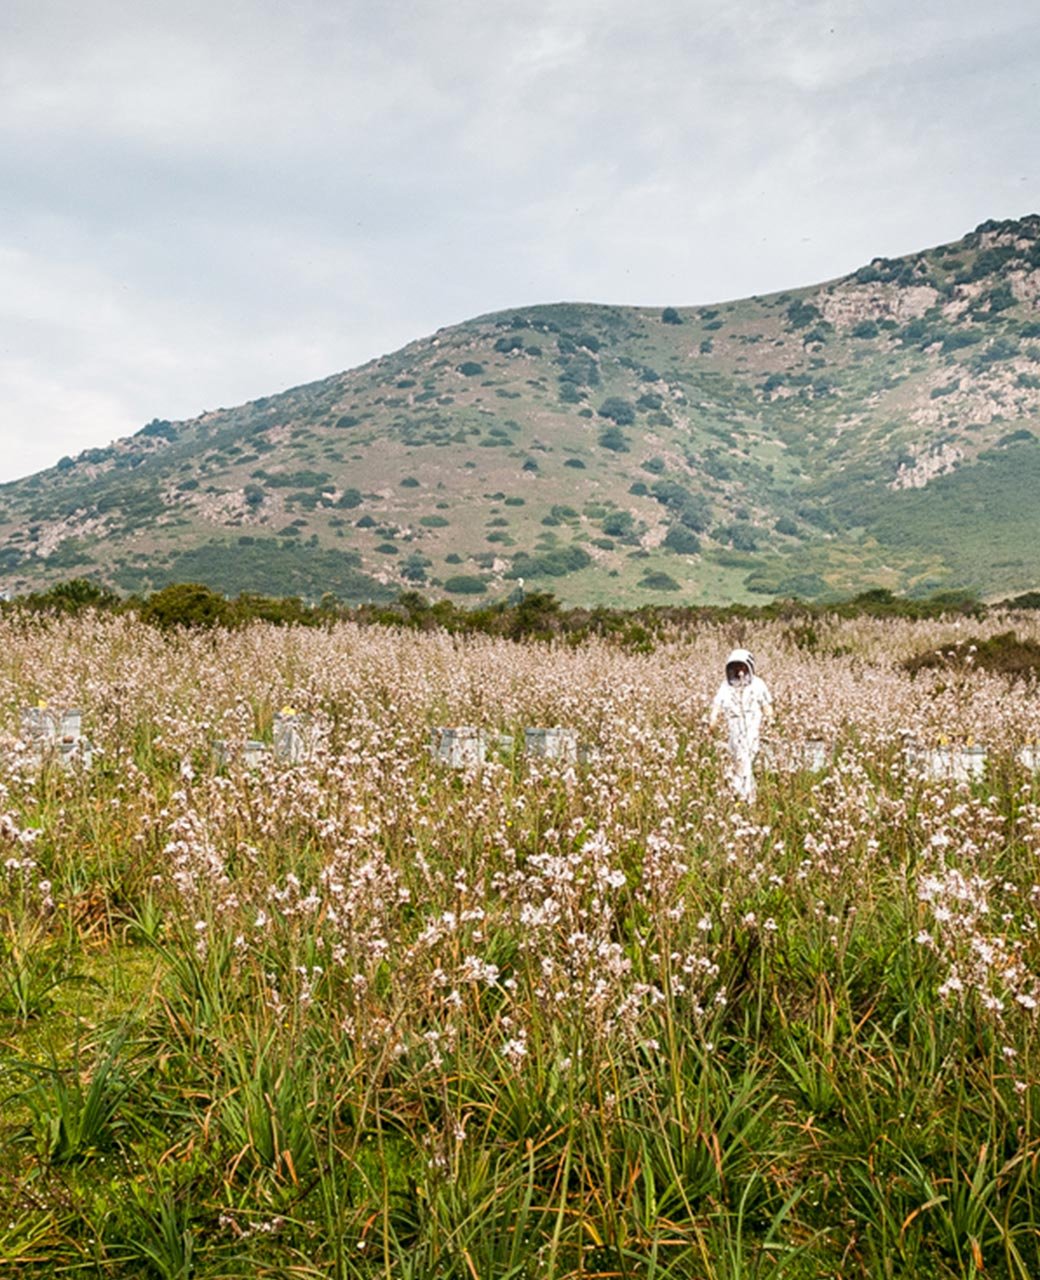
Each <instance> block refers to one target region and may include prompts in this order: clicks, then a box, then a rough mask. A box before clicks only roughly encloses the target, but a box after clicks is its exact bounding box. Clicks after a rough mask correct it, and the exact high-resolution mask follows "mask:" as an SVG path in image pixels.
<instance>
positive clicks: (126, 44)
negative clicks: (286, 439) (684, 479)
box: [0, 0, 1040, 481]
mask: <svg viewBox="0 0 1040 1280" xmlns="http://www.w3.org/2000/svg"><path fill="white" fill-rule="evenodd" d="M1038 126H1040V4H1038V3H1037V0H986V3H981V4H980V3H978V0H910V2H908V0H710V2H708V0H642V2H641V3H639V4H636V3H634V2H633V0H512V2H511V3H503V2H502V0H437V2H434V0H291V2H289V3H287V2H286V0H169V2H168V0H0V481H3V480H10V479H13V478H15V477H18V476H23V475H27V474H29V473H31V472H33V471H37V470H39V469H41V468H43V467H47V466H51V465H53V463H55V462H56V461H57V460H58V458H60V457H61V456H62V455H63V454H76V453H78V452H79V451H80V450H81V449H84V448H88V447H92V446H98V445H105V444H108V443H109V442H110V441H111V440H113V439H116V438H118V437H120V436H124V435H128V434H131V433H132V432H133V431H135V430H137V429H138V428H139V427H141V426H142V425H143V424H144V423H145V422H147V421H148V420H150V419H151V418H153V417H160V418H170V419H178V418H186V417H191V416H194V415H195V414H197V413H200V412H202V411H204V410H206V409H213V408H217V407H219V406H222V405H234V404H239V403H241V402H243V401H245V400H248V399H253V398H256V397H258V396H261V395H267V394H272V393H274V392H277V391H281V390H284V389H286V388H287V387H290V386H294V385H298V384H300V383H302V382H307V381H311V380H313V379H316V378H321V377H325V376H327V375H329V374H332V373H336V372H338V371H340V370H342V369H348V368H352V367H354V366H356V365H358V364H361V363H363V362H364V361H366V360H368V359H371V358H372V357H374V356H378V355H381V354H383V353H384V352H387V351H393V350H395V349H397V348H398V347H400V346H403V345H404V344H405V343H406V342H409V341H411V340H412V339H414V338H419V337H423V336H426V335H428V334H430V333H432V332H433V331H434V330H435V329H438V328H440V327H442V326H444V325H450V324H454V323H457V322H459V321H462V320H466V319H469V318H470V317H472V316H475V315H478V314H481V313H484V312H488V311H495V310H499V309H502V308H507V307H520V306H523V305H526V304H531V303H538V302H555V301H562V300H580V301H588V302H604V303H642V304H648V305H653V306H659V305H660V306H663V305H668V304H674V305H680V306H682V305H694V304H698V303H711V302H719V301H723V300H725V299H729V298H738V297H745V296H747V295H750V294H754V293H768V292H771V291H774V290H778V289H783V288H789V287H792V288H793V287H798V286H800V285H806V284H812V283H816V282H818V281H822V280H826V279H829V278H831V277H833V276H836V275H841V274H844V273H845V272H848V271H851V270H853V269H855V268H856V267H857V266H860V265H862V264H863V263H864V262H867V261H869V259H870V258H871V257H874V256H876V255H878V254H882V255H885V256H896V255H899V254H902V253H909V252H913V251H915V250H917V249H923V248H927V247H929V246H931V245H934V244H940V243H943V242H945V241H948V240H953V239H956V238H958V237H959V236H961V235H963V234H964V233H965V232H966V231H970V230H971V229H973V228H974V227H975V226H976V225H977V224H978V223H979V222H981V221H983V220H985V219H987V218H1008V217H1019V216H1021V215H1022V214H1024V213H1029V212H1034V211H1040V166H1038V164H1037V156H1038V148H1040V142H1038V138H1040V131H1038Z"/></svg>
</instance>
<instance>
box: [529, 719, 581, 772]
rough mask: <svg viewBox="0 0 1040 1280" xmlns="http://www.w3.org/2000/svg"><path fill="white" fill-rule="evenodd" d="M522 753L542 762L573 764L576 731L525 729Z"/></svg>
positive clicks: (575, 751)
mask: <svg viewBox="0 0 1040 1280" xmlns="http://www.w3.org/2000/svg"><path fill="white" fill-rule="evenodd" d="M524 751H526V752H527V754H528V755H529V756H536V757H540V758H541V759H543V760H560V761H562V762H563V763H564V764H575V763H576V762H577V759H578V731H577V730H576V729H562V728H560V727H559V726H557V727H555V728H552V729H525V730H524Z"/></svg>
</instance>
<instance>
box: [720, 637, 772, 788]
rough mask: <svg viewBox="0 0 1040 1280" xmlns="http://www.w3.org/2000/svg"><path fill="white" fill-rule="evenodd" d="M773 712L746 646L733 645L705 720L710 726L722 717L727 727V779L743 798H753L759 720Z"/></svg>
mask: <svg viewBox="0 0 1040 1280" xmlns="http://www.w3.org/2000/svg"><path fill="white" fill-rule="evenodd" d="M772 713H773V699H772V695H771V694H770V692H769V689H768V687H767V685H766V682H765V681H764V680H763V679H761V677H760V676H756V675H755V660H754V658H753V657H752V656H751V654H750V653H749V652H748V651H747V649H734V650H733V652H732V653H731V654H730V655H729V657H728V658H727V659H726V678H725V679H724V680H723V682H722V684H720V685H719V691H718V693H717V694H716V695H715V699H714V701H713V702H712V704H711V716H710V717H709V720H708V723H709V725H711V727H712V728H714V727H715V725H716V724H718V722H719V720H720V719H721V718H722V717H725V720H726V728H727V729H728V730H729V753H730V755H731V756H732V758H733V769H732V772H731V773H730V780H731V782H732V783H733V786H734V789H735V790H736V792H737V795H739V796H740V797H741V799H743V800H754V798H755V775H754V773H753V772H752V767H753V765H754V763H755V756H757V755H758V747H759V740H760V737H761V731H762V722H763V721H764V720H767V719H768V718H769V717H770V716H771V715H772Z"/></svg>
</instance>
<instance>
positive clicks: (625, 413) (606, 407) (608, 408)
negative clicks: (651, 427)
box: [597, 396, 636, 427]
mask: <svg viewBox="0 0 1040 1280" xmlns="http://www.w3.org/2000/svg"><path fill="white" fill-rule="evenodd" d="M597 412H598V413H599V416H600V417H601V418H610V419H611V421H613V422H614V423H616V424H617V426H619V427H630V426H631V425H632V424H633V423H634V422H635V420H636V410H635V406H634V405H633V404H632V402H631V401H630V400H626V399H624V397H622V396H608V397H607V398H606V400H604V401H603V403H602V404H601V405H600V407H599V409H598V410H597Z"/></svg>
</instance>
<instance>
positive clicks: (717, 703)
mask: <svg viewBox="0 0 1040 1280" xmlns="http://www.w3.org/2000/svg"><path fill="white" fill-rule="evenodd" d="M722 695H723V690H722V689H720V690H719V691H718V693H717V694H716V695H715V697H714V699H713V700H712V704H711V711H710V712H709V713H708V728H709V729H714V728H715V726H716V725H717V724H718V722H719V716H720V715H722Z"/></svg>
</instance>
